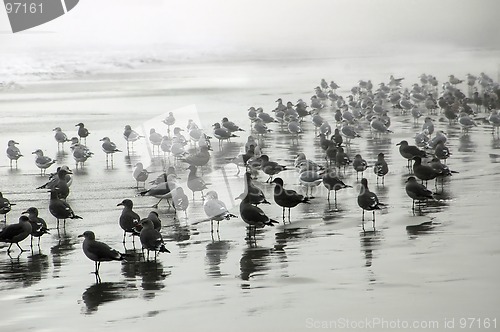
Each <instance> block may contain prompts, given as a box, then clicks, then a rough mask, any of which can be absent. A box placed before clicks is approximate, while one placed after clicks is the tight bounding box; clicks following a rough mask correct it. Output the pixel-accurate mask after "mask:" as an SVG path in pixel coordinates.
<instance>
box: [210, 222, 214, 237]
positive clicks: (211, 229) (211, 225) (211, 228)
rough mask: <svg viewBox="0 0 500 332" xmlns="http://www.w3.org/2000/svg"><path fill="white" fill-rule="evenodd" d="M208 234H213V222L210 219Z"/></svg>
mask: <svg viewBox="0 0 500 332" xmlns="http://www.w3.org/2000/svg"><path fill="white" fill-rule="evenodd" d="M210 233H212V234H213V233H214V221H213V220H212V219H210Z"/></svg>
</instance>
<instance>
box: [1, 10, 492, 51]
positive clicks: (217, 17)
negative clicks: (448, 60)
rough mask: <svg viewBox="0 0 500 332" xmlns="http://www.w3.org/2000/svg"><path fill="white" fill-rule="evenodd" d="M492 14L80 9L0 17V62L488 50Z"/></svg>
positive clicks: (489, 46)
mask: <svg viewBox="0 0 500 332" xmlns="http://www.w3.org/2000/svg"><path fill="white" fill-rule="evenodd" d="M499 12H500V1H498V0H440V1H436V0H405V1H401V0H376V1H374V0H314V1H305V0H288V1H269V0H252V1H246V0H236V1H222V0H210V1H207V0H182V1H181V0H151V1H140V0H106V1H102V0H82V1H80V2H79V3H78V5H77V6H76V7H75V8H74V9H73V10H72V11H70V12H68V13H67V14H66V15H64V16H62V17H60V18H58V19H55V20H53V21H51V22H48V23H46V24H44V25H41V26H39V27H35V28H33V29H30V30H27V31H25V32H20V33H16V34H13V33H12V32H11V30H10V26H9V22H8V17H7V14H6V12H5V10H0V31H1V33H0V45H1V49H2V52H1V53H3V54H6V53H10V52H14V53H17V52H24V53H25V54H26V53H30V52H35V53H36V52H40V51H42V52H54V51H70V50H73V51H74V50H79V49H81V50H86V51H99V52H107V51H110V52H113V51H117V50H124V49H131V48H134V49H135V50H144V51H146V50H149V51H154V50H158V51H160V50H166V49H171V50H191V51H200V52H206V53H211V54H234V55H237V54H253V55H256V56H266V55H267V56H269V55H272V54H273V55H278V56H282V57H286V56H287V55H300V54H303V55H310V56H324V55H326V56H335V52H336V53H337V54H349V52H367V53H370V52H377V51H381V50H385V51H390V52H398V50H399V49H404V48H411V49H415V50H418V51H420V52H428V51H432V48H433V45H435V46H439V47H449V48H488V49H497V48H500V34H499V31H500V19H498V13H499ZM331 52H333V53H331ZM202 54H203V53H202Z"/></svg>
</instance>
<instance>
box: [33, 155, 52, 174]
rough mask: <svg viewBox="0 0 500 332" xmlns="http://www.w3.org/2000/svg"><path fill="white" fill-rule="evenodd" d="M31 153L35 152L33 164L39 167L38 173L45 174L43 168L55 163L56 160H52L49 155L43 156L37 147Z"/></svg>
mask: <svg viewBox="0 0 500 332" xmlns="http://www.w3.org/2000/svg"><path fill="white" fill-rule="evenodd" d="M31 154H35V155H36V158H35V165H36V166H37V167H38V168H40V175H44V174H45V170H46V169H47V168H49V167H50V166H52V165H53V164H55V163H56V160H53V159H52V158H50V157H47V156H44V155H43V151H42V150H40V149H37V150H35V151H33V152H32V153H31Z"/></svg>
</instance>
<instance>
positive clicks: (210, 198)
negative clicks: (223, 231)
mask: <svg viewBox="0 0 500 332" xmlns="http://www.w3.org/2000/svg"><path fill="white" fill-rule="evenodd" d="M205 197H206V198H207V200H206V201H205V203H204V204H203V210H204V211H205V214H206V215H207V217H208V218H210V232H211V233H213V232H214V224H213V222H214V220H215V221H217V233H219V222H220V221H221V220H230V219H231V218H237V216H235V215H234V214H232V213H229V211H228V210H227V207H226V204H224V202H223V201H221V200H220V199H219V196H218V195H217V193H216V192H215V191H213V190H210V191H209V192H207V194H206V195H205Z"/></svg>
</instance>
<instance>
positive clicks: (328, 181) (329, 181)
mask: <svg viewBox="0 0 500 332" xmlns="http://www.w3.org/2000/svg"><path fill="white" fill-rule="evenodd" d="M323 185H324V186H325V187H326V189H328V197H327V198H326V199H327V200H328V202H330V191H332V190H334V191H335V207H337V191H339V190H340V189H344V188H352V186H349V185H347V184H345V183H344V182H343V181H342V180H341V179H339V177H337V176H336V175H335V169H333V168H331V169H327V170H326V171H325V173H324V174H323Z"/></svg>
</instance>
